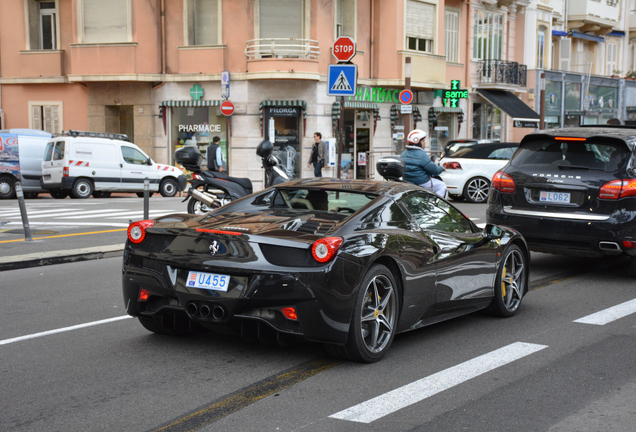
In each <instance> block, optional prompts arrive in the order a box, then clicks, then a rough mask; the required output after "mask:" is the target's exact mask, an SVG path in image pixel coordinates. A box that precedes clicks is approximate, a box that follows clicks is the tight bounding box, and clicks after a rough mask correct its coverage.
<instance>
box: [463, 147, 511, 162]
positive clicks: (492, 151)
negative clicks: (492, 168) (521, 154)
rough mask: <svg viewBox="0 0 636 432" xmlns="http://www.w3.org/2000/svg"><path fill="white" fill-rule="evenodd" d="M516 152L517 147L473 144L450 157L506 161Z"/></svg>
mask: <svg viewBox="0 0 636 432" xmlns="http://www.w3.org/2000/svg"><path fill="white" fill-rule="evenodd" d="M516 150H517V145H510V146H502V145H501V144H475V145H472V146H470V147H464V148H462V149H460V150H458V151H457V152H456V153H455V154H453V155H452V156H451V157H453V158H460V159H498V160H508V159H510V158H511V157H512V155H513V154H514V152H515V151H516Z"/></svg>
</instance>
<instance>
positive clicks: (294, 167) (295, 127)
mask: <svg viewBox="0 0 636 432" xmlns="http://www.w3.org/2000/svg"><path fill="white" fill-rule="evenodd" d="M264 118H265V124H264V128H265V131H264V133H265V137H266V138H267V139H268V140H269V141H270V142H271V143H272V144H273V145H274V152H273V154H274V156H276V157H278V158H279V159H280V160H281V162H282V163H281V166H280V168H281V169H283V170H284V171H285V173H286V174H287V175H288V176H289V178H290V179H292V180H293V179H297V178H301V177H302V174H301V168H302V165H303V164H302V161H301V160H300V157H301V148H300V142H301V140H300V136H301V131H300V118H301V108H300V107H267V108H265V117H264Z"/></svg>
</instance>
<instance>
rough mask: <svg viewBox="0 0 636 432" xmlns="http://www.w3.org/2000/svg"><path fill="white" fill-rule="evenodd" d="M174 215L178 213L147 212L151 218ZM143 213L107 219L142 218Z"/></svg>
mask: <svg viewBox="0 0 636 432" xmlns="http://www.w3.org/2000/svg"><path fill="white" fill-rule="evenodd" d="M175 213H179V212H176V211H168V212H160V213H154V212H152V211H151V212H149V213H148V215H149V216H152V217H159V216H165V215H169V214H175ZM181 213H185V212H181ZM143 215H144V213H143V212H137V213H133V214H131V215H130V216H116V217H110V218H109V219H127V218H129V217H133V216H136V217H143Z"/></svg>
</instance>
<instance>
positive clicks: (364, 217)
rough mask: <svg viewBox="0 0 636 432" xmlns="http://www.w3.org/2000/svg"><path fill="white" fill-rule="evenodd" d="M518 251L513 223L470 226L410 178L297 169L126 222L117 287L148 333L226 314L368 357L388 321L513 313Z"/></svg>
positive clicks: (273, 334)
mask: <svg viewBox="0 0 636 432" xmlns="http://www.w3.org/2000/svg"><path fill="white" fill-rule="evenodd" d="M528 257H529V255H528V249H527V246H526V243H525V241H524V239H523V237H522V236H521V235H520V234H519V233H517V232H516V231H514V230H512V229H509V228H506V227H503V226H497V225H488V226H487V227H486V228H485V229H483V230H482V229H480V228H478V227H477V226H476V225H475V224H474V223H473V222H471V221H470V220H469V219H468V218H467V217H466V216H464V215H463V214H462V213H461V212H460V211H459V210H457V209H456V208H455V207H453V206H452V205H451V204H449V203H448V202H446V201H445V200H443V199H440V198H438V197H437V196H436V195H433V194H431V193H429V192H427V191H426V190H424V189H422V188H420V187H418V186H413V185H410V184H407V183H400V182H375V181H359V180H349V181H347V180H334V179H320V178H316V179H310V180H307V179H305V180H298V181H294V182H289V183H284V184H282V185H278V186H275V187H273V188H269V189H266V190H264V191H261V192H259V193H256V194H253V195H250V196H247V197H245V198H242V199H240V200H237V201H234V202H233V203H230V204H228V205H226V206H224V207H222V208H220V209H218V210H215V211H213V212H212V213H209V214H207V215H204V216H196V215H189V214H177V215H169V216H165V217H161V218H158V219H156V220H144V221H139V222H134V223H132V224H131V225H130V227H129V228H128V241H127V242H126V248H125V252H124V264H123V294H124V302H125V306H126V310H127V312H128V314H130V315H132V316H135V317H137V318H139V321H140V322H141V324H142V325H143V326H144V327H146V328H147V329H148V330H150V331H152V332H155V333H163V334H173V335H179V334H188V333H193V332H198V331H205V330H212V329H214V328H217V327H219V326H226V327H229V328H233V329H235V330H236V331H238V332H240V333H241V334H242V335H243V336H244V337H246V338H251V339H257V340H260V341H262V342H273V341H279V342H281V343H285V342H287V341H289V340H293V339H304V340H309V341H314V342H321V343H324V344H325V347H326V349H327V351H328V352H329V353H330V354H331V355H333V356H336V357H340V358H345V359H351V360H355V361H361V362H373V361H377V360H379V359H380V358H381V357H382V356H383V355H384V354H385V353H386V352H387V350H388V349H389V347H390V346H391V342H392V341H393V338H394V336H395V334H396V333H400V332H404V331H407V330H413V329H417V328H420V327H423V326H425V325H428V324H432V323H436V322H439V321H442V320H444V319H448V318H452V317H456V316H459V315H463V314H467V313H471V312H474V311H477V310H479V309H485V308H489V309H490V310H491V311H492V312H493V313H494V314H496V315H499V316H503V317H509V316H512V315H514V313H515V312H516V311H517V309H518V308H519V305H520V303H521V300H522V299H523V296H524V295H525V294H526V292H527V290H528V270H529V268H528Z"/></svg>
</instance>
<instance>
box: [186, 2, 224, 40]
mask: <svg viewBox="0 0 636 432" xmlns="http://www.w3.org/2000/svg"><path fill="white" fill-rule="evenodd" d="M221 4H222V2H221V1H219V0H185V5H184V7H185V9H186V13H185V19H186V24H185V27H186V29H187V38H188V39H187V40H188V45H220V44H221V43H222V42H221V40H222V33H221V20H220V18H221V17H222V15H223V14H222V11H221Z"/></svg>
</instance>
